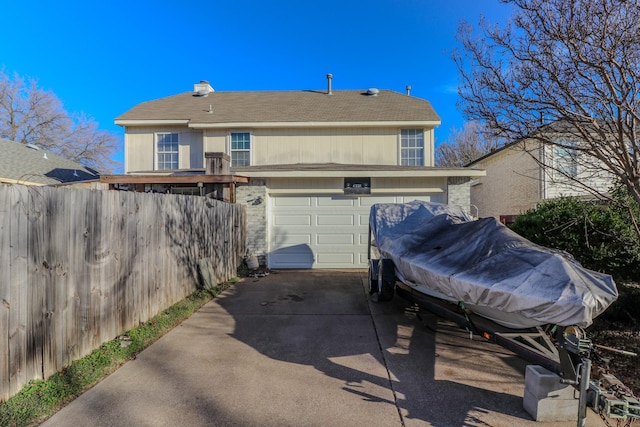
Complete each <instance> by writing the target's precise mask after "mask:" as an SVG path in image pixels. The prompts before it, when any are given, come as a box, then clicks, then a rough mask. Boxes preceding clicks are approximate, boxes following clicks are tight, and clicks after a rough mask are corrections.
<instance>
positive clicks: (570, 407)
mask: <svg viewBox="0 0 640 427" xmlns="http://www.w3.org/2000/svg"><path fill="white" fill-rule="evenodd" d="M524 378H525V380H524V384H525V386H524V398H523V402H522V403H523V407H524V409H525V411H527V413H529V415H531V416H532V417H533V419H534V420H536V421H542V422H549V421H571V420H577V419H578V399H577V390H576V389H575V388H574V387H573V386H570V385H566V384H562V383H561V382H560V376H559V375H557V374H555V373H553V372H551V371H549V370H547V369H545V368H543V367H542V366H538V365H529V366H527V370H526V371H525V376H524Z"/></svg>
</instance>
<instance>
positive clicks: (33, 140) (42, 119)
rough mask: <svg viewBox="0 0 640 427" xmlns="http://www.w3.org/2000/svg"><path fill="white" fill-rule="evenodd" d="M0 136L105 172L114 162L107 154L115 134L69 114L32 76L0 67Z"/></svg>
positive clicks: (80, 115)
mask: <svg viewBox="0 0 640 427" xmlns="http://www.w3.org/2000/svg"><path fill="white" fill-rule="evenodd" d="M0 137H2V138H5V139H9V140H11V141H15V142H20V143H23V144H34V145H37V146H39V147H40V148H42V149H44V150H48V151H51V152H54V153H56V154H60V155H61V156H63V157H65V158H67V159H69V160H74V161H77V162H79V163H82V164H84V165H86V166H89V167H92V168H94V169H96V170H98V171H100V172H108V171H110V170H111V169H112V167H114V166H115V165H116V162H114V161H113V160H111V159H110V156H111V155H112V154H113V153H114V152H115V151H116V149H117V148H118V147H117V143H118V141H117V137H116V136H115V135H113V134H111V133H110V132H108V131H104V130H99V129H98V125H97V123H96V122H95V121H94V120H93V119H91V118H89V117H87V116H86V115H84V114H73V115H72V114H69V113H68V112H67V111H65V109H64V108H63V106H62V103H61V102H60V100H59V99H58V98H57V97H56V95H55V94H54V93H53V92H50V91H45V90H42V89H40V88H38V86H37V82H36V80H34V79H24V78H23V77H21V76H19V75H17V74H14V75H13V78H10V77H9V76H8V75H7V74H6V73H5V72H4V70H0Z"/></svg>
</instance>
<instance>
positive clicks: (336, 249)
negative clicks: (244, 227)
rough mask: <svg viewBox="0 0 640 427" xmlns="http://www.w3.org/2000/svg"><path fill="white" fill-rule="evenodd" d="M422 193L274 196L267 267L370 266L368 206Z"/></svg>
mask: <svg viewBox="0 0 640 427" xmlns="http://www.w3.org/2000/svg"><path fill="white" fill-rule="evenodd" d="M415 199H419V200H429V196H428V195H424V196H366V197H345V196H273V197H271V198H270V206H269V210H270V214H269V256H268V264H269V268H367V262H368V261H367V238H368V235H369V210H370V209H371V205H373V204H375V203H403V202H405V201H411V200H415Z"/></svg>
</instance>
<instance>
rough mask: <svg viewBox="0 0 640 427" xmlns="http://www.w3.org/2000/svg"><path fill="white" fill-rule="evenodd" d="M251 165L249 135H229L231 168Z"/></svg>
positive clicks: (243, 133) (242, 133) (236, 133)
mask: <svg viewBox="0 0 640 427" xmlns="http://www.w3.org/2000/svg"><path fill="white" fill-rule="evenodd" d="M250 165H251V133H249V132H234V133H232V134H231V166H232V167H233V166H250Z"/></svg>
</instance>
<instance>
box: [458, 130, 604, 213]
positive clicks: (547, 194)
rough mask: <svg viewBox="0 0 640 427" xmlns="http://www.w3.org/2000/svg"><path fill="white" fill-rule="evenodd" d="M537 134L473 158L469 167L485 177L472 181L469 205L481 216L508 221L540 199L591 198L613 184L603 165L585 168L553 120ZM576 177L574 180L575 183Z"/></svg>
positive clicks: (571, 141) (571, 140)
mask: <svg viewBox="0 0 640 427" xmlns="http://www.w3.org/2000/svg"><path fill="white" fill-rule="evenodd" d="M540 131H541V132H547V134H546V135H545V138H544V140H553V141H555V142H556V143H557V145H551V144H544V143H542V142H541V141H540V139H539V138H533V137H531V138H524V139H522V140H518V141H515V142H512V143H510V144H507V145H505V146H503V147H501V148H500V149H497V150H493V151H491V152H490V153H488V154H486V155H484V156H482V157H480V158H478V159H476V160H474V161H473V162H471V163H470V164H469V165H468V167H473V168H481V169H484V170H485V171H486V176H482V177H478V178H476V179H474V180H472V181H471V204H472V205H473V206H474V209H477V211H476V212H477V214H478V216H480V217H490V216H492V217H495V218H496V219H499V220H501V221H502V222H504V223H507V224H508V223H510V222H511V221H513V219H514V218H515V216H517V215H519V214H522V213H523V212H525V211H527V210H529V209H532V208H534V207H535V206H536V205H538V204H539V203H541V202H543V201H545V200H550V199H555V198H558V197H562V196H573V197H581V198H585V199H592V198H594V196H593V191H590V190H589V189H588V188H591V189H594V190H596V191H597V192H600V193H601V194H606V193H607V191H608V190H609V188H610V187H611V185H612V184H613V183H614V178H613V176H612V175H610V174H607V173H605V172H604V171H603V168H599V167H590V164H592V163H593V161H587V160H586V159H584V158H583V156H581V155H580V153H579V150H576V149H572V148H571V147H572V145H573V146H576V141H575V136H573V135H571V134H570V133H568V132H566V131H563V130H562V126H561V125H558V124H557V123H556V124H552V125H547V126H544V127H543V128H541V130H540ZM576 181H577V182H576Z"/></svg>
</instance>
